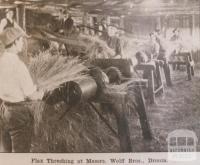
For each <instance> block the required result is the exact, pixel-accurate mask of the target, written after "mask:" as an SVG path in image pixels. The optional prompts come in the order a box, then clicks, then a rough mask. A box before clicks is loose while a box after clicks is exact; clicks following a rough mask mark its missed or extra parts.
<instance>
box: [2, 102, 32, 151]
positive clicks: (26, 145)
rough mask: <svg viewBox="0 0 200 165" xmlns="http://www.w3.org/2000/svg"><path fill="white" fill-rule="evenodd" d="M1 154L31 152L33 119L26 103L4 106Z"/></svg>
mask: <svg viewBox="0 0 200 165" xmlns="http://www.w3.org/2000/svg"><path fill="white" fill-rule="evenodd" d="M0 116H1V125H0V129H1V130H0V131H1V132H0V135H1V137H0V138H1V139H0V140H1V141H0V149H1V152H21V153H25V152H30V147H31V137H32V135H33V134H32V131H33V117H32V115H31V113H30V111H29V109H28V107H26V106H24V103H14V104H11V103H9V104H6V103H5V104H2V105H1V115H0Z"/></svg>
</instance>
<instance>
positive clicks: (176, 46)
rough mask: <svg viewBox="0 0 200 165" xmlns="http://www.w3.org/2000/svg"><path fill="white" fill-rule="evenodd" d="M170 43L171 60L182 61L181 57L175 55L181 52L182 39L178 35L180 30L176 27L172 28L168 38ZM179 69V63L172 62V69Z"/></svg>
mask: <svg viewBox="0 0 200 165" xmlns="http://www.w3.org/2000/svg"><path fill="white" fill-rule="evenodd" d="M170 41H171V44H172V45H173V52H172V55H171V60H172V61H184V60H183V58H181V57H177V56H176V55H177V54H179V53H180V52H181V49H182V48H183V47H182V39H181V36H180V31H179V29H178V28H175V29H174V30H173V35H172V37H171V38H170ZM175 69H177V70H180V65H179V64H177V65H176V64H174V63H173V70H175Z"/></svg>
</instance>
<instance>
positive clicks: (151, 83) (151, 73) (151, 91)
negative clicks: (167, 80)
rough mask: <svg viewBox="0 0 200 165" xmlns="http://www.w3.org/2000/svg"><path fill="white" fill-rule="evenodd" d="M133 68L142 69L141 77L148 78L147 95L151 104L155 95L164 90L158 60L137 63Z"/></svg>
mask: <svg viewBox="0 0 200 165" xmlns="http://www.w3.org/2000/svg"><path fill="white" fill-rule="evenodd" d="M135 70H137V71H143V78H144V79H148V97H149V99H150V103H151V104H153V103H154V102H155V95H156V94H158V93H163V92H164V86H163V81H162V76H161V70H160V65H159V61H152V62H149V63H143V64H138V65H136V66H135Z"/></svg>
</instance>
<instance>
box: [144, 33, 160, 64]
mask: <svg viewBox="0 0 200 165" xmlns="http://www.w3.org/2000/svg"><path fill="white" fill-rule="evenodd" d="M149 37H150V39H149V42H148V43H147V45H146V47H145V53H146V54H147V56H148V58H149V61H151V60H152V59H157V58H158V55H159V49H160V46H159V44H158V42H157V41H156V36H155V33H153V32H151V33H150V34H149Z"/></svg>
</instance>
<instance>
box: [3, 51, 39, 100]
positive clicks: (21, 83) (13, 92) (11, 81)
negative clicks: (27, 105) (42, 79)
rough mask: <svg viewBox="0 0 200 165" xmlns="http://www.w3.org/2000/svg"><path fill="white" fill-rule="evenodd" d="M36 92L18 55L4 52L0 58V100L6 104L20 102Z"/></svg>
mask: <svg viewBox="0 0 200 165" xmlns="http://www.w3.org/2000/svg"><path fill="white" fill-rule="evenodd" d="M35 91H36V86H35V85H34V83H33V81H32V78H31V76H30V73H29V71H28V69H27V67H26V65H25V64H24V63H23V62H22V61H21V60H20V59H19V57H18V55H16V54H13V53H10V52H6V51H5V52H4V53H3V54H2V55H1V56H0V98H1V99H2V100H4V101H7V102H12V103H15V102H21V101H24V100H25V98H26V97H27V96H29V95H31V94H32V93H33V92H35Z"/></svg>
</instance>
